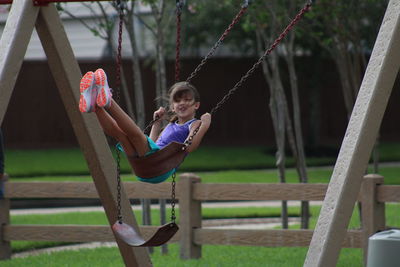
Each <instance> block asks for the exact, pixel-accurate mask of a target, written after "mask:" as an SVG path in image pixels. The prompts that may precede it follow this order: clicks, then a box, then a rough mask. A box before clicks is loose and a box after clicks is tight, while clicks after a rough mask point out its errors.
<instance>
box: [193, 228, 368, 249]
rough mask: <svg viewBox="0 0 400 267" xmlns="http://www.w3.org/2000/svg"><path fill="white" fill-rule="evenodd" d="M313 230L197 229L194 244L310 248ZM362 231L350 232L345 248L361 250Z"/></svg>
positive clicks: (345, 241)
mask: <svg viewBox="0 0 400 267" xmlns="http://www.w3.org/2000/svg"><path fill="white" fill-rule="evenodd" d="M312 234H313V230H237V229H195V230H194V242H195V243H196V244H198V245H230V246H263V247H308V246H309V245H310V242H311V237H312ZM361 241H362V231H360V230H349V231H347V235H346V238H345V240H344V241H343V245H342V246H343V247H346V248H360V247H361V245H362V244H361Z"/></svg>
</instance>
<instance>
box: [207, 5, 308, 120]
mask: <svg viewBox="0 0 400 267" xmlns="http://www.w3.org/2000/svg"><path fill="white" fill-rule="evenodd" d="M310 2H311V1H310ZM310 2H308V3H307V4H306V5H305V6H304V7H303V8H302V9H301V10H300V12H299V13H298V14H297V15H296V17H295V18H294V19H293V20H292V21H291V22H290V23H289V25H288V26H287V27H286V28H285V29H284V31H283V32H282V33H281V34H280V35H279V37H278V38H277V39H276V40H275V41H274V42H273V44H272V45H271V46H270V48H268V49H267V50H266V51H265V52H264V54H263V55H262V56H261V57H260V58H259V59H258V61H257V62H256V63H255V64H254V65H253V66H252V67H251V68H250V69H249V70H248V71H247V73H246V74H245V75H244V76H243V77H242V78H241V79H240V80H239V82H237V83H236V84H235V86H234V87H233V88H232V89H231V90H229V92H228V93H227V94H226V95H225V96H224V97H223V98H222V100H221V101H219V102H218V103H217V105H216V106H215V107H214V108H213V109H212V110H211V111H210V114H211V115H212V114H214V113H215V112H216V111H217V110H218V109H220V108H221V107H222V106H223V105H224V104H225V102H226V101H227V100H228V99H229V98H230V97H231V96H232V95H233V94H234V93H235V92H236V90H237V89H238V88H239V87H240V86H242V84H243V83H244V82H245V81H246V80H247V78H249V76H250V75H251V74H252V73H253V72H254V71H255V70H256V69H257V67H258V66H259V65H260V64H261V63H262V62H263V61H264V59H265V58H266V57H267V56H268V55H269V54H271V52H272V51H273V50H274V49H275V48H276V47H277V46H278V44H279V43H280V42H281V41H282V39H283V38H285V36H286V35H287V34H288V33H289V32H290V30H292V28H293V27H294V26H295V25H296V24H297V23H298V22H299V20H300V19H301V18H302V17H303V15H304V14H305V13H306V12H307V11H309V10H310V7H311V3H310Z"/></svg>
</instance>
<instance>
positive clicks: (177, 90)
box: [168, 82, 200, 122]
mask: <svg viewBox="0 0 400 267" xmlns="http://www.w3.org/2000/svg"><path fill="white" fill-rule="evenodd" d="M185 94H190V95H191V96H192V97H193V100H194V102H200V94H199V92H198V91H197V89H196V87H194V86H193V85H192V84H190V83H188V82H177V83H175V84H174V85H172V86H171V88H170V89H169V90H168V98H169V103H170V104H172V103H173V102H174V101H175V102H176V101H178V100H179V99H180V98H181V97H183V96H184V95H185ZM177 120H178V117H177V116H176V115H175V114H174V113H172V114H171V117H170V120H169V121H170V122H175V121H177Z"/></svg>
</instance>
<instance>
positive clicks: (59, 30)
mask: <svg viewBox="0 0 400 267" xmlns="http://www.w3.org/2000/svg"><path fill="white" fill-rule="evenodd" d="M35 23H36V30H37V32H38V35H39V38H40V40H41V42H42V46H43V48H44V50H45V53H46V55H47V58H48V62H49V65H50V70H51V72H52V74H53V77H54V80H55V82H56V84H57V87H58V89H59V92H60V95H61V98H62V101H63V103H64V106H65V108H66V111H67V114H68V116H69V118H70V120H71V123H72V127H73V129H74V131H75V134H76V136H77V139H78V142H79V144H80V146H81V149H82V151H83V153H84V156H85V158H86V161H87V162H88V166H89V169H90V172H91V174H92V177H93V180H94V183H95V186H96V188H97V191H98V194H99V197H100V199H101V201H102V204H103V206H104V209H105V212H106V215H107V218H108V220H109V222H110V225H112V224H114V222H115V221H116V220H117V204H116V195H117V184H116V179H115V177H116V166H115V164H114V159H113V157H112V155H111V151H110V149H109V147H108V144H107V141H106V138H105V136H104V133H103V130H102V129H101V127H100V125H99V123H98V121H97V119H96V117H95V115H93V114H85V116H83V115H82V114H81V113H80V112H79V109H78V103H79V89H78V88H79V82H80V78H81V71H80V68H79V65H78V62H77V61H76V59H75V57H74V54H73V51H72V48H71V46H70V43H69V41H68V38H67V35H66V33H65V30H64V27H63V25H62V23H61V20H60V17H59V15H58V12H57V10H56V8H55V6H54V4H49V5H48V6H44V7H36V6H34V5H33V2H32V0H15V1H13V5H12V7H11V11H10V14H9V17H8V20H7V24H6V27H5V30H4V33H3V35H2V37H1V40H0V122H1V121H2V120H3V118H4V114H5V112H6V109H7V106H8V103H9V100H10V97H11V94H12V91H13V88H14V86H15V82H16V79H17V77H18V73H19V71H20V68H21V65H22V62H23V59H24V55H25V53H26V49H27V46H28V43H29V40H30V37H31V35H32V31H33V28H34V27H35ZM36 90H39V88H36ZM121 193H122V196H121V204H122V214H123V216H124V219H125V221H126V222H127V223H129V224H131V225H132V226H133V227H134V228H136V229H137V228H138V225H137V223H136V220H135V217H134V215H133V212H132V209H131V206H130V203H129V201H128V199H127V198H126V195H125V192H124V190H123V189H122V190H121ZM117 244H118V247H119V249H120V252H121V255H122V257H123V260H124V263H125V265H126V266H152V264H151V261H150V256H149V254H148V252H147V251H146V249H145V248H132V247H130V246H128V245H127V244H125V243H124V242H122V241H120V240H118V239H117Z"/></svg>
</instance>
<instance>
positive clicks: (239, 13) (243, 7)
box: [186, 1, 249, 83]
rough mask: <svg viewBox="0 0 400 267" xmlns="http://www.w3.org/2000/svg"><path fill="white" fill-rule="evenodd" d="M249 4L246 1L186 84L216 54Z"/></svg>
mask: <svg viewBox="0 0 400 267" xmlns="http://www.w3.org/2000/svg"><path fill="white" fill-rule="evenodd" d="M248 5H249V3H248V1H245V3H244V4H243V5H242V8H241V9H240V11H239V12H238V13H237V14H236V16H235V17H234V19H233V20H232V22H231V24H229V26H228V28H227V29H226V30H225V31H224V33H223V34H222V35H221V37H220V38H219V39H218V41H217V42H216V43H215V44H214V46H213V47H212V48H211V49H210V51H209V52H208V54H207V55H206V56H205V57H204V58H203V60H202V61H201V62H200V64H199V65H198V66H197V67H196V69H195V70H194V71H193V72H192V73H191V74H190V76H189V77H188V78H187V79H186V82H188V83H190V81H191V80H192V79H193V78H194V77H195V76H196V75H197V74H198V73H199V72H200V69H201V68H202V67H203V66H204V64H206V62H207V60H208V59H209V58H210V57H211V56H212V55H213V54H214V53H215V51H216V50H217V48H218V47H219V46H220V45H221V44H222V42H223V41H224V39H225V38H226V36H227V35H228V34H229V32H230V31H231V30H232V28H233V27H234V26H235V25H236V24H237V23H238V22H239V20H240V18H241V17H242V16H243V14H244V13H245V12H246V10H247V7H248Z"/></svg>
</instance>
